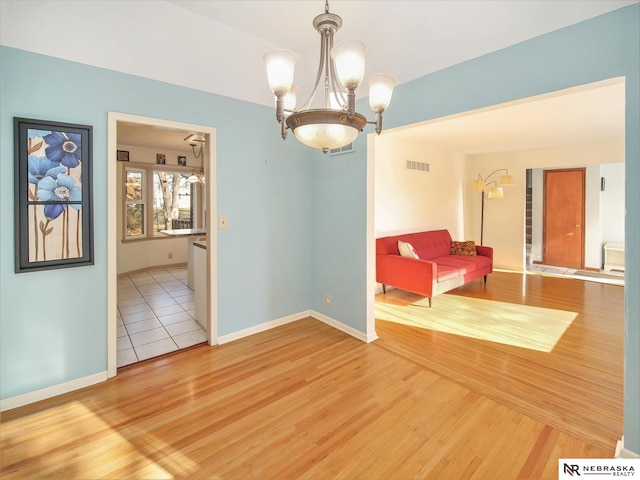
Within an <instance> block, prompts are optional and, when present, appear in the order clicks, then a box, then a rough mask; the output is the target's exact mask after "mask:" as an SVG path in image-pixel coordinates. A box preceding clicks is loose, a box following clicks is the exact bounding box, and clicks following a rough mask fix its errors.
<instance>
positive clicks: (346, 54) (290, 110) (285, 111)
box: [264, 0, 397, 153]
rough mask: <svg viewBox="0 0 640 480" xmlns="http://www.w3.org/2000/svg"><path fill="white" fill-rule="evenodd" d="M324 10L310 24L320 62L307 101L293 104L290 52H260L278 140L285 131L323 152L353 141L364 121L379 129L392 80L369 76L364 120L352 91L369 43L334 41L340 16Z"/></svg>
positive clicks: (294, 89) (294, 92) (293, 58)
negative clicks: (370, 114) (371, 116)
mask: <svg viewBox="0 0 640 480" xmlns="http://www.w3.org/2000/svg"><path fill="white" fill-rule="evenodd" d="M324 10H325V13H323V14H321V15H318V16H317V17H315V18H314V19H313V27H314V28H315V29H316V30H317V31H318V33H319V34H320V63H319V65H318V74H317V76H316V80H315V85H314V86H313V90H312V91H311V94H310V95H309V98H308V99H307V101H306V102H305V103H304V104H303V105H302V106H300V107H299V108H296V106H295V105H296V100H297V95H298V92H299V90H298V87H297V86H295V85H293V71H294V67H295V64H296V61H297V59H298V57H297V55H296V54H295V53H293V52H292V51H290V50H272V51H270V52H267V53H266V54H265V55H264V61H265V63H266V66H267V77H268V79H269V86H270V87H271V90H272V91H273V94H274V95H275V96H276V119H277V120H278V122H279V123H280V125H281V130H282V138H283V139H286V138H287V129H291V131H292V132H293V134H294V135H295V137H296V138H297V139H298V140H299V141H300V142H302V143H303V144H305V145H307V146H309V147H312V148H320V149H322V151H323V152H324V153H327V152H328V151H329V150H330V149H334V148H340V147H343V146H345V145H348V144H349V143H351V142H353V141H354V140H355V139H356V137H357V136H358V133H360V132H361V131H362V130H363V129H364V127H365V125H366V124H367V123H371V124H375V131H376V133H377V134H378V135H379V134H380V132H381V131H382V112H384V110H385V109H386V108H387V107H388V106H389V102H390V101H391V94H392V92H393V87H394V86H395V85H396V82H397V80H396V78H395V77H394V76H393V75H387V74H377V75H373V76H371V77H370V78H369V81H368V83H369V105H370V106H371V109H372V110H373V111H374V112H375V114H376V117H375V121H372V122H370V121H367V119H366V118H365V117H364V115H361V114H360V113H358V112H356V110H355V105H356V90H357V88H358V86H359V85H360V83H361V82H362V79H363V77H364V56H365V54H366V52H367V45H366V44H365V43H364V42H362V41H360V40H344V41H342V42H340V43H339V44H337V45H336V46H334V45H333V35H334V34H335V33H336V32H337V31H338V30H339V29H340V27H341V26H342V18H340V17H339V16H338V15H335V14H333V13H329V1H328V0H326V1H325V8H324ZM319 87H321V89H322V90H324V108H315V109H314V108H311V104H312V102H313V100H314V98H315V95H316V93H317V91H318V89H319Z"/></svg>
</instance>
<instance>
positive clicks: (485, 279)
mask: <svg viewBox="0 0 640 480" xmlns="http://www.w3.org/2000/svg"><path fill="white" fill-rule="evenodd" d="M484 283H487V275H485V276H484Z"/></svg>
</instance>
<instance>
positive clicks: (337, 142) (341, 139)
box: [293, 123, 360, 150]
mask: <svg viewBox="0 0 640 480" xmlns="http://www.w3.org/2000/svg"><path fill="white" fill-rule="evenodd" d="M358 133H360V132H359V130H358V129H357V128H354V127H351V126H349V125H336V124H331V123H319V124H310V125H302V126H300V127H298V128H296V129H295V130H294V131H293V134H294V135H295V136H296V138H297V139H298V140H299V141H300V142H301V143H304V144H305V145H306V146H308V147H312V148H320V149H323V150H326V149H328V150H331V149H334V148H340V147H344V146H345V145H349V144H350V143H351V142H353V141H354V140H355V139H356V137H357V136H358Z"/></svg>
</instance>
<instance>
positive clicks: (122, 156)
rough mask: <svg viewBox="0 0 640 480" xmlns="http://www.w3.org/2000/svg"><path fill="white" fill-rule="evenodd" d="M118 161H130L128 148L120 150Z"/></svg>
mask: <svg viewBox="0 0 640 480" xmlns="http://www.w3.org/2000/svg"><path fill="white" fill-rule="evenodd" d="M117 155H118V161H119V162H128V161H129V151H128V150H118V152H117Z"/></svg>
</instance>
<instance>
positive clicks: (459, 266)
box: [376, 230, 493, 306]
mask: <svg viewBox="0 0 640 480" xmlns="http://www.w3.org/2000/svg"><path fill="white" fill-rule="evenodd" d="M398 241H403V242H407V243H409V244H411V246H413V249H414V250H415V253H416V254H417V256H418V258H411V257H405V256H401V255H400V252H399V250H398ZM451 244H452V240H451V235H450V234H449V231H448V230H432V231H429V232H420V233H409V234H405V235H394V236H391V237H383V238H378V239H376V281H377V282H378V283H381V284H382V288H383V291H384V292H385V293H386V287H387V285H388V286H391V287H395V288H400V289H402V290H407V291H409V292H413V293H417V294H419V295H424V296H426V297H429V306H431V298H432V297H434V296H436V295H439V294H441V293H444V292H447V291H449V290H452V289H454V288H456V287H459V286H461V285H464V284H465V283H468V282H471V281H472V280H475V279H477V278H480V277H484V281H485V282H486V281H487V275H488V274H489V273H491V272H493V249H492V248H491V247H485V246H480V245H477V246H476V247H475V253H476V255H475V256H474V255H452V254H451Z"/></svg>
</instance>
